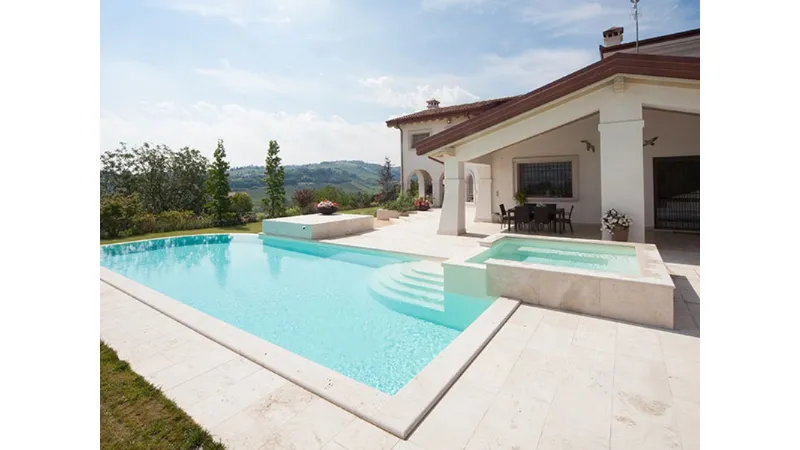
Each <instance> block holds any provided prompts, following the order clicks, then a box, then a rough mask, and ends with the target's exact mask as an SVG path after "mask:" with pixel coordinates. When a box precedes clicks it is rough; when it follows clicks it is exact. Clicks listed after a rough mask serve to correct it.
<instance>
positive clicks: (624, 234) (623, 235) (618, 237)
mask: <svg viewBox="0 0 800 450" xmlns="http://www.w3.org/2000/svg"><path fill="white" fill-rule="evenodd" d="M611 240H612V241H617V242H627V241H628V229H627V228H622V227H616V228H614V234H612V235H611Z"/></svg>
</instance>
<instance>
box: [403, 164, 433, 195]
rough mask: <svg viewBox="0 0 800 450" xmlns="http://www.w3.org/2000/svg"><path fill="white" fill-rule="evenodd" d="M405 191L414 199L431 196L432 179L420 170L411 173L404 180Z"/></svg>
mask: <svg viewBox="0 0 800 450" xmlns="http://www.w3.org/2000/svg"><path fill="white" fill-rule="evenodd" d="M406 191H408V192H410V193H411V194H412V196H413V197H414V198H417V197H429V196H432V195H433V179H432V178H431V175H430V174H429V173H428V172H427V171H425V170H422V169H417V170H413V171H411V173H410V174H409V175H408V178H407V180H406Z"/></svg>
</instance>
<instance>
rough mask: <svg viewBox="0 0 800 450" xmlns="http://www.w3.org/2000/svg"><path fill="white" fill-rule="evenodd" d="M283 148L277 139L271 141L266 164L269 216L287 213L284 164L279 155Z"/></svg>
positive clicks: (265, 180)
mask: <svg viewBox="0 0 800 450" xmlns="http://www.w3.org/2000/svg"><path fill="white" fill-rule="evenodd" d="M280 150H281V148H280V146H279V145H278V143H277V142H276V141H269V149H268V150H267V158H266V162H265V164H264V184H265V185H266V188H265V189H264V194H265V196H264V200H263V202H264V212H266V213H267V215H268V216H269V217H283V216H285V215H286V190H285V189H284V187H283V179H284V173H283V166H282V165H281V158H280V156H278V152H280Z"/></svg>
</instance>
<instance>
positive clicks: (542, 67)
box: [476, 48, 598, 94]
mask: <svg viewBox="0 0 800 450" xmlns="http://www.w3.org/2000/svg"><path fill="white" fill-rule="evenodd" d="M597 59H598V56H597V53H596V52H592V51H588V50H578V49H544V48H541V49H531V50H526V51H524V52H522V53H520V54H517V55H510V56H500V55H497V54H487V55H483V56H482V57H481V61H482V66H483V69H482V70H481V72H480V73H479V74H478V75H476V77H477V78H479V79H481V80H483V82H490V83H503V84H505V85H509V86H518V87H520V88H522V90H523V91H522V92H519V93H520V94H521V93H523V92H527V91H531V90H533V89H536V88H538V87H539V86H543V85H545V84H547V83H549V82H551V81H555V80H557V79H558V78H561V77H562V76H564V75H567V74H569V73H571V72H574V71H575V70H577V69H580V68H581V67H584V66H586V65H588V64H591V63H593V62H595V61H597Z"/></svg>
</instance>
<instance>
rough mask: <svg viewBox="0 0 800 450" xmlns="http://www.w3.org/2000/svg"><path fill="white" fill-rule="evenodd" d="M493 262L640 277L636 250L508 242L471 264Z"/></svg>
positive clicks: (538, 241)
mask: <svg viewBox="0 0 800 450" xmlns="http://www.w3.org/2000/svg"><path fill="white" fill-rule="evenodd" d="M489 259H501V260H507V261H517V262H524V263H534V264H545V265H550V266H558V267H571V268H575V269H588V270H596V271H602V272H612V273H617V274H621V275H639V262H638V259H637V257H636V249H635V248H634V247H630V246H622V245H606V244H591V243H586V242H565V241H563V240H544V239H519V238H504V239H503V240H502V241H501V242H499V243H497V244H495V245H493V246H492V247H491V248H489V249H488V250H486V251H485V252H483V253H481V254H479V255H477V256H474V257H472V258H470V259H468V260H467V262H469V263H477V264H483V263H485V262H486V261H487V260H489Z"/></svg>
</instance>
